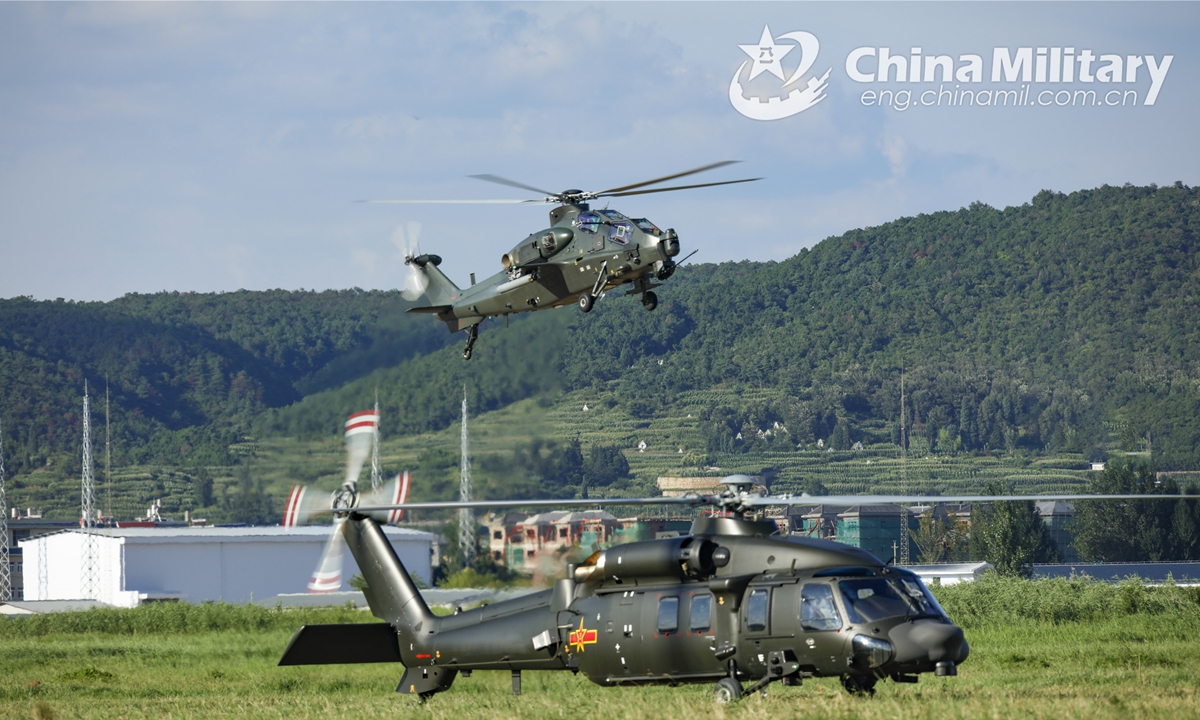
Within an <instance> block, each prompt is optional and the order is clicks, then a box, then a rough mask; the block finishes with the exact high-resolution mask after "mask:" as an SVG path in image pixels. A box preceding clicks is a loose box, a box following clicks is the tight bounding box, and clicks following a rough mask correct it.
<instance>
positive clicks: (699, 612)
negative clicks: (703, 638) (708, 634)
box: [688, 593, 712, 632]
mask: <svg viewBox="0 0 1200 720" xmlns="http://www.w3.org/2000/svg"><path fill="white" fill-rule="evenodd" d="M688 626H689V628H690V629H691V630H692V632H704V631H705V630H708V628H709V627H711V626H712V595H709V594H707V593H706V594H704V595H695V596H693V597H692V611H691V615H690V617H689V619H688Z"/></svg>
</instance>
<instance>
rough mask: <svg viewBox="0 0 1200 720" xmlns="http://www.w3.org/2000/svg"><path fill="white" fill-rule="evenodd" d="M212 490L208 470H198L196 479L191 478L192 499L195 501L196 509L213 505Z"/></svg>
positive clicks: (210, 476) (211, 481)
mask: <svg viewBox="0 0 1200 720" xmlns="http://www.w3.org/2000/svg"><path fill="white" fill-rule="evenodd" d="M212 490H213V480H212V475H209V473H208V468H200V472H198V473H197V474H196V477H194V478H192V499H193V500H195V501H196V507H197V508H204V507H208V506H209V505H212V504H213V494H212Z"/></svg>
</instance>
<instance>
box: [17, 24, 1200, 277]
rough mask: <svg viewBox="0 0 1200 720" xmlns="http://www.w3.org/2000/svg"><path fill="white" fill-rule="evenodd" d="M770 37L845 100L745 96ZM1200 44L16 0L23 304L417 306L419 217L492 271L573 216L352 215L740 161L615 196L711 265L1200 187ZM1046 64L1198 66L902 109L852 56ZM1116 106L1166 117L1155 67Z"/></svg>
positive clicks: (1165, 29)
mask: <svg viewBox="0 0 1200 720" xmlns="http://www.w3.org/2000/svg"><path fill="white" fill-rule="evenodd" d="M764 26H769V28H770V30H771V33H772V35H773V37H775V38H779V37H780V36H782V35H783V34H785V33H789V32H794V31H806V32H809V33H812V34H813V35H814V36H815V37H817V38H818V39H819V41H820V50H819V53H818V54H817V55H816V59H815V61H814V62H813V66H812V73H809V74H813V73H816V74H819V73H823V72H824V71H825V70H826V69H828V70H830V76H829V81H828V88H827V91H826V95H827V96H826V97H825V99H824V100H823V101H821V102H820V103H818V104H816V105H815V106H814V107H811V108H809V109H807V110H805V111H803V112H801V113H799V114H796V115H794V116H792V117H788V118H784V119H781V120H776V121H770V122H764V121H757V120H752V119H749V118H746V117H743V116H742V115H740V114H738V112H736V111H735V110H734V108H733V106H732V105H731V103H730V100H729V86H730V82H731V78H732V77H733V76H734V74H735V73H736V72H737V70H738V68H739V66H740V65H741V64H742V63H743V61H745V60H746V59H747V54H746V53H744V52H743V51H742V50H741V49H740V48H739V46H740V45H755V44H757V43H759V42H760V36H761V35H762V33H763V29H764ZM1197 38H1200V4H1196V3H1167V4H1154V3H1133V4H1125V3H1110V2H1104V3H1088V2H1071V3H1063V4H1057V3H997V4H991V3H964V4H959V3H949V2H938V3H899V2H896V3H883V4H874V3H840V4H822V3H805V4H799V3H783V2H773V3H765V4H758V3H721V2H705V3H687V2H670V3H637V2H625V3H609V4H590V3H574V2H569V3H568V2H563V3H549V4H541V3H539V4H534V3H499V2H488V3H482V4H469V3H434V4H425V3H353V4H351V3H271V4H258V3H199V4H175V3H91V4H73V3H0V297H12V296H15V295H32V296H33V297H35V298H55V297H66V298H71V299H77V300H106V299H110V298H113V297H118V296H120V295H122V294H124V293H127V292H154V291H158V290H179V291H187V290H195V291H218V290H234V289H238V288H249V289H266V288H276V287H280V288H290V289H295V288H346V287H353V286H358V287H363V288H393V287H398V286H399V285H400V284H401V283H402V277H403V272H402V266H401V265H400V262H399V258H398V252H397V250H396V248H395V247H394V246H393V244H392V242H391V237H392V234H393V230H394V229H395V227H396V226H397V225H399V224H401V223H407V222H410V221H418V222H420V223H421V226H422V231H421V245H422V249H423V250H425V251H427V252H436V253H438V254H440V255H442V256H443V258H445V262H444V264H443V266H442V267H443V269H444V270H446V271H447V272H448V274H450V276H451V277H452V278H453V279H455V280H457V281H459V282H460V283H465V282H466V278H467V274H468V273H469V272H475V273H477V275H479V276H480V277H483V276H484V275H487V274H490V273H492V272H495V271H498V270H499V269H500V265H499V260H500V255H501V254H502V253H503V252H505V251H507V250H508V249H509V248H510V247H512V246H513V245H514V244H516V243H517V242H518V241H520V240H521V239H523V238H524V237H525V236H526V235H527V234H528V233H530V232H533V231H536V230H539V229H542V228H543V227H545V225H546V224H547V220H546V211H547V210H548V209H549V208H548V207H547V206H542V205H521V206H504V205H501V206H486V205H474V206H472V205H463V206H446V205H427V206H422V205H410V206H400V205H363V204H358V203H355V202H354V201H355V200H359V199H365V198H429V199H449V198H518V197H524V196H525V194H524V193H523V192H521V191H519V190H514V189H511V188H505V187H501V186H495V185H489V184H486V183H482V182H479V181H477V180H472V179H469V178H467V177H466V176H468V175H472V174H480V173H494V174H498V175H503V176H506V177H510V178H513V179H516V180H519V181H522V182H525V183H528V184H530V185H534V186H538V187H546V188H549V189H552V190H555V189H566V188H569V187H574V188H583V189H602V188H604V187H610V186H614V185H621V184H626V183H630V182H634V181H637V180H642V179H646V178H650V177H655V176H658V175H663V174H667V173H670V172H672V171H677V170H682V169H686V168H690V167H695V166H698V165H703V164H707V163H709V162H713V161H716V160H725V159H736V160H741V161H743V162H742V164H741V165H737V166H734V167H732V168H723V169H720V170H716V171H713V172H711V173H708V174H706V175H702V176H697V178H696V179H697V181H701V180H704V181H717V180H725V179H735V178H738V177H746V176H751V177H757V176H763V177H765V178H766V179H765V180H763V181H761V182H757V183H750V184H747V185H738V186H731V187H725V188H714V189H705V190H696V191H692V192H684V193H665V194H661V195H647V196H641V197H635V198H622V199H615V200H614V201H613V202H612V206H613V207H615V208H617V209H620V210H622V211H623V212H626V213H627V214H630V215H633V216H646V217H649V218H650V219H651V220H653V221H654V222H656V223H657V224H659V225H660V226H662V227H674V228H676V229H677V230H678V232H679V234H680V237H681V239H682V241H683V243H684V248H685V252H689V251H690V250H691V249H695V248H699V250H700V253H699V254H698V255H697V257H696V260H698V261H700V260H703V261H709V262H716V261H723V260H737V259H744V258H749V259H753V260H782V259H784V258H787V257H789V256H791V255H793V254H795V253H796V252H797V251H799V250H800V249H801V248H803V247H810V246H812V245H814V244H816V243H817V242H819V241H820V240H822V239H824V238H826V237H828V236H830V235H837V234H840V233H842V232H845V231H846V230H849V229H852V228H857V227H862V226H865V225H877V224H880V223H883V222H886V221H888V220H891V219H895V218H897V217H900V216H906V215H915V214H917V213H924V212H934V211H938V210H947V209H948V210H954V209H957V208H959V207H960V206H963V205H967V204H969V203H971V202H972V201H974V200H982V201H984V202H986V203H989V204H991V205H993V206H996V207H1003V206H1006V205H1012V204H1020V203H1023V202H1026V201H1028V200H1029V198H1030V197H1032V196H1033V195H1034V194H1035V193H1037V192H1038V191H1039V190H1041V189H1043V188H1050V189H1053V190H1060V191H1072V190H1077V189H1082V188H1088V187H1095V186H1098V185H1101V184H1105V183H1108V184H1123V183H1125V182H1132V183H1134V184H1148V183H1151V182H1156V183H1159V184H1168V183H1171V182H1174V181H1176V180H1182V181H1183V182H1184V183H1187V184H1189V185H1194V184H1197V182H1200V177H1198V176H1200V140H1198V139H1197V138H1198V134H1197V132H1196V130H1195V124H1196V123H1195V118H1196V117H1197V116H1200V102H1198V95H1200V73H1198V68H1197V60H1198V57H1197V56H1198V50H1200V48H1198V45H1200V40H1197ZM779 42H780V44H781V45H783V44H786V42H787V41H779ZM1035 46H1036V47H1041V46H1045V47H1053V48H1059V47H1061V48H1065V47H1073V48H1075V49H1076V50H1077V51H1078V52H1082V51H1083V50H1084V49H1091V50H1093V51H1094V53H1095V54H1096V55H1097V56H1098V55H1100V54H1102V53H1110V54H1117V55H1120V56H1121V57H1122V58H1125V57H1127V56H1129V55H1138V56H1139V57H1144V56H1145V55H1151V56H1153V57H1155V58H1158V59H1161V58H1162V56H1164V55H1171V56H1173V59H1172V63H1171V65H1170V67H1169V69H1168V72H1167V75H1166V78H1165V80H1164V81H1163V82H1162V88H1161V92H1160V94H1159V96H1158V99H1157V101H1156V102H1155V104H1154V105H1153V106H1144V105H1135V106H1123V107H1122V106H1118V107H1095V106H1083V107H1072V106H1066V107H1058V106H1055V105H1053V104H1052V105H1051V106H1048V107H1038V106H1022V107H936V106H935V107H918V106H913V107H909V108H908V109H907V110H904V111H899V110H897V109H896V108H894V107H878V106H875V105H871V106H866V105H864V102H863V97H862V94H863V93H864V92H865V91H868V90H874V91H879V90H890V91H892V92H895V91H899V90H904V89H909V90H911V91H914V92H916V91H924V90H929V89H937V88H939V86H940V85H941V84H940V83H938V82H933V83H924V82H918V83H915V84H903V83H896V82H889V83H883V84H862V83H856V82H854V81H852V80H851V79H850V78H849V76H848V75H847V71H846V68H845V59H846V57H847V55H848V54H849V53H850V52H851V51H852V50H854V49H855V48H859V47H870V48H876V49H878V48H881V47H888V48H890V49H891V53H892V54H893V55H894V54H903V55H905V56H906V57H907V56H908V55H909V54H910V49H911V48H912V47H920V48H921V49H922V52H923V53H924V54H928V55H935V54H936V55H946V56H950V57H952V58H955V59H957V58H958V57H959V56H961V55H963V54H980V55H981V56H983V57H984V58H985V60H986V61H987V63H988V68H987V72H990V64H991V61H992V53H993V50H994V48H996V47H1004V48H1011V49H1012V50H1013V52H1015V51H1016V49H1017V48H1020V47H1035ZM800 56H801V51H800V50H798V49H796V50H794V51H792V52H789V53H788V54H787V55H786V56H784V57H783V58H782V61H783V64H784V65H785V68H786V69H788V71H789V72H790V69H791V68H794V67H795V65H796V64H797V63H798V62H799V61H800ZM789 63H791V65H789ZM863 67H867V64H863V65H860V68H863ZM1142 70H1143V71H1144V70H1145V68H1142ZM772 82H776V87H775V89H776V90H778V85H779V83H778V82H777V81H775V80H774V78H772V76H771V75H770V74H769V73H763V74H762V75H761V76H760V77H759V78H757V79H755V80H754V81H753V82H747V83H746V84H745V85H744V88H745V89H746V90H747V91H748V92H756V93H757V92H762V93H765V94H766V95H770V94H771V90H772V88H771V87H770V84H771V83H772ZM1010 85H1011V86H1013V87H1017V86H1018V85H1019V83H1011V84H1010ZM1034 85H1037V84H1036V83H1034ZM976 87H977V88H991V87H993V86H992V85H991V84H990V83H989V82H985V83H982V84H981V85H978V86H976ZM1043 88H1050V89H1051V90H1052V91H1054V92H1057V91H1058V90H1061V89H1063V88H1068V89H1069V90H1071V91H1072V92H1073V91H1075V90H1080V89H1084V90H1086V89H1091V88H1093V86H1087V87H1084V86H1083V85H1082V84H1081V83H1080V82H1075V83H1073V84H1069V85H1067V84H1064V85H1054V84H1050V85H1045V86H1042V85H1037V86H1036V87H1034V88H1033V90H1034V91H1040V90H1041V89H1043ZM1095 88H1096V89H1100V90H1102V91H1107V90H1109V89H1111V88H1118V89H1120V90H1121V91H1124V90H1128V89H1133V90H1135V91H1136V92H1138V93H1139V97H1141V98H1143V100H1144V98H1145V92H1146V91H1147V90H1148V88H1149V76H1148V74H1145V73H1144V72H1143V74H1142V75H1139V76H1138V78H1137V79H1136V81H1135V82H1132V83H1125V84H1120V85H1112V86H1104V87H1100V86H1095Z"/></svg>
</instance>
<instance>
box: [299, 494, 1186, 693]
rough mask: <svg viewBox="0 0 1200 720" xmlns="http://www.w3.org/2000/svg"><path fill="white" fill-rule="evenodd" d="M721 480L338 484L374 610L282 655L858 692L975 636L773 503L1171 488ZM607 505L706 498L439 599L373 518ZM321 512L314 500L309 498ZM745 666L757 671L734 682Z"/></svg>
mask: <svg viewBox="0 0 1200 720" xmlns="http://www.w3.org/2000/svg"><path fill="white" fill-rule="evenodd" d="M722 483H723V485H724V488H725V489H724V491H723V492H721V493H719V494H716V495H686V496H683V497H657V498H614V499H594V498H593V499H574V500H532V501H531V500H510V501H486V500H484V501H470V502H433V503H407V504H399V505H398V504H382V505H370V504H364V503H361V502H358V501H357V499H356V498H354V497H352V496H350V495H348V494H345V493H342V494H338V495H335V496H334V498H333V502H332V505H331V506H329V507H327V508H326V510H325V512H327V513H328V512H332V513H333V514H334V516H335V518H337V519H338V521H339V522H338V523H337V524H336V525H335V532H337V533H341V534H342V535H343V537H344V540H345V542H346V544H347V545H348V546H349V548H350V551H351V553H352V554H353V555H354V557H355V559H356V560H357V562H358V566H359V568H361V570H362V573H363V577H364V579H365V580H366V585H367V587H366V588H365V590H364V594H365V596H366V599H367V603H368V605H369V606H370V609H371V612H372V613H373V614H374V615H375V616H376V617H377V618H379V619H380V620H382V621H383V622H381V623H377V624H347V625H307V626H304V627H302V628H300V629H299V630H298V631H297V632H296V634H295V635H294V636H293V637H292V639H291V641H290V643H289V644H288V646H287V649H286V650H285V651H284V654H283V657H282V658H281V660H280V662H279V664H280V665H320V664H339V663H382V662H397V663H402V664H403V665H404V668H405V670H404V676H403V677H402V679H401V680H400V684H399V686H398V687H397V688H396V690H397V692H400V693H405V694H413V695H417V696H418V697H419V698H420V699H422V700H424V699H426V698H428V697H430V696H432V695H434V694H436V693H439V692H443V691H446V690H449V689H450V687H451V685H452V684H453V683H454V681H455V680H456V679H457V678H458V676H460V675H461V676H463V677H470V676H471V673H472V672H474V671H476V670H500V671H508V672H510V673H511V676H512V686H513V692H514V693H517V694H519V693H520V683H521V672H522V671H525V670H568V671H571V672H574V673H583V674H584V676H585V677H586V678H587V679H589V680H591V681H592V682H594V683H596V684H598V685H602V686H615V685H648V684H666V685H678V684H685V683H713V686H714V689H713V692H714V697H715V698H716V699H717V700H718V701H719V702H729V701H731V700H736V699H738V698H740V697H742V696H743V695H744V694H747V693H751V692H755V691H760V690H764V689H765V688H766V687H767V686H768V685H769V684H770V683H772V682H781V683H784V684H791V685H795V684H800V683H802V682H803V680H804V679H806V678H817V677H837V678H840V680H841V683H842V686H843V687H844V688H845V689H846V690H847V691H849V692H851V693H868V694H870V693H873V692H874V689H875V685H876V683H877V682H878V681H880V680H883V679H890V680H892V681H893V682H898V683H915V682H917V681H918V679H919V676H920V675H922V674H927V673H933V674H934V675H935V676H953V675H956V674H957V672H958V671H957V668H958V666H959V665H960V664H962V663H963V662H964V661H965V660H966V659H967V657H968V655H969V654H970V649H969V646H968V644H967V640H966V638H965V637H964V635H963V631H962V629H961V628H959V627H958V626H956V625H955V624H954V623H953V622H952V621H951V620H950V618H949V617H948V616H947V615H946V612H945V611H944V610H943V609H942V608H941V606H940V605H938V602H937V600H936V599H935V598H934V596H933V595H932V594H931V593H930V592H929V590H928V588H927V587H926V586H925V585H924V583H923V582H922V581H921V579H920V578H919V577H918V576H917V575H916V574H914V573H913V572H911V571H910V570H907V569H905V568H902V567H897V566H895V565H893V564H891V561H887V562H884V561H881V560H880V559H879V558H877V557H875V556H874V555H872V554H871V553H869V552H867V551H865V550H862V549H859V548H855V547H851V546H848V545H843V544H840V543H836V542H832V541H828V540H819V539H815V538H809V537H799V536H794V535H792V536H782V535H780V534H779V530H778V527H777V526H776V524H775V522H774V521H772V520H768V519H763V518H762V517H756V516H755V513H757V512H760V511H762V510H763V509H765V508H767V507H770V506H779V505H801V504H812V503H814V502H820V503H825V504H832V505H858V504H875V503H895V502H902V503H918V502H995V501H998V500H1029V499H1036V500H1063V499H1072V500H1078V499H1092V500H1100V499H1133V498H1154V499H1170V498H1179V497H1183V496H1181V495H1178V496H1168V495H1078V494H1075V495H1036V496H1028V495H1026V496H1019V495H1009V496H996V495H972V496H929V497H924V496H884V495H877V496H865V495H854V496H842V497H836V496H822V497H820V498H819V499H818V498H812V497H808V496H799V497H796V496H770V495H765V494H762V493H761V492H759V488H758V486H756V485H755V481H754V479H753V478H751V477H748V476H746V475H733V476H730V477H727V478H725V479H724V480H723V481H722ZM604 505H609V506H612V505H618V506H640V505H676V506H690V507H707V508H710V509H711V510H713V511H715V512H714V513H712V514H709V515H701V516H700V517H698V518H697V519H696V520H695V522H694V523H693V525H692V528H691V532H690V534H688V535H686V536H683V537H675V538H664V539H657V540H647V541H642V542H632V543H628V544H624V545H616V546H612V547H609V548H607V549H605V550H600V551H597V552H595V553H594V554H592V555H591V556H590V557H588V558H587V559H586V560H584V561H582V562H580V563H576V564H569V565H567V569H566V574H565V577H562V578H560V579H558V580H556V581H555V583H554V586H553V588H551V589H549V590H544V591H541V592H536V593H533V594H530V595H526V596H524V597H520V598H516V599H512V600H506V601H503V602H497V603H494V604H491V605H486V606H483V607H479V608H476V609H473V610H466V611H460V612H456V613H455V614H454V615H451V616H444V617H438V616H436V615H434V614H433V613H432V612H431V611H430V609H429V606H428V605H427V604H426V602H425V600H424V598H422V596H421V593H420V592H419V591H418V590H417V588H416V587H415V585H414V584H413V581H412V580H411V579H410V577H409V574H408V572H407V571H406V569H405V567H404V565H403V564H401V562H400V560H399V558H398V557H397V556H396V553H395V551H394V550H393V549H392V547H391V545H390V544H389V542H388V540H387V538H386V536H385V535H384V533H383V531H382V529H381V527H380V522H383V521H386V520H387V517H388V513H392V512H394V511H396V510H397V509H405V508H408V509H435V508H477V509H489V510H498V509H504V508H532V507H597V506H604ZM313 514H314V513H309V516H312V515H313ZM743 683H750V684H749V686H744V685H743Z"/></svg>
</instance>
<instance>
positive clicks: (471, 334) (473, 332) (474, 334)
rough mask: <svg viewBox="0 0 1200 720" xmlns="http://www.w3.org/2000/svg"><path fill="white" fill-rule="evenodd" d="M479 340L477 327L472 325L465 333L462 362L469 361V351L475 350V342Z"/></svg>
mask: <svg viewBox="0 0 1200 720" xmlns="http://www.w3.org/2000/svg"><path fill="white" fill-rule="evenodd" d="M478 339H479V326H478V325H472V326H471V329H470V330H468V331H467V346H466V347H465V348H463V360H470V359H471V350H473V349H474V348H475V341H476V340H478Z"/></svg>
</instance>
